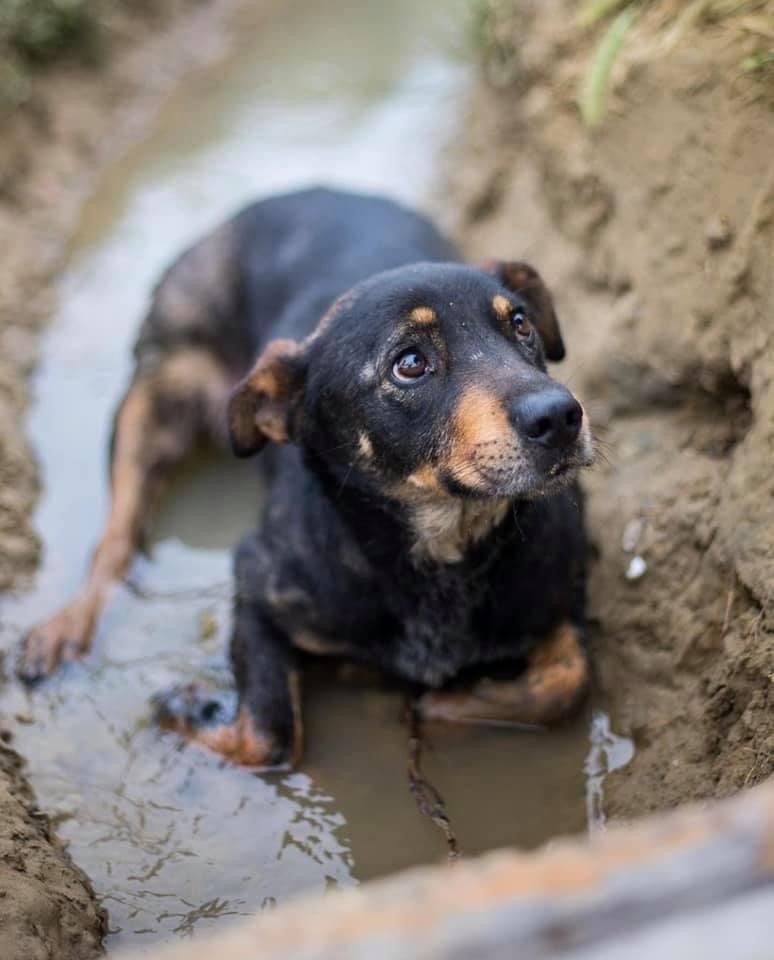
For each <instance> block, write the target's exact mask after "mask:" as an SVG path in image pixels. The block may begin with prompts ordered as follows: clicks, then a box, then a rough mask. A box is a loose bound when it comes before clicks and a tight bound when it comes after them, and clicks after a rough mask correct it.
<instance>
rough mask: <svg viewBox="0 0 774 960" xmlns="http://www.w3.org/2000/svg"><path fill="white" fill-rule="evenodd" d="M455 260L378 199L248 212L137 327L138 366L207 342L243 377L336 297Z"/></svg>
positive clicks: (171, 278)
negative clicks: (277, 341) (420, 266)
mask: <svg viewBox="0 0 774 960" xmlns="http://www.w3.org/2000/svg"><path fill="white" fill-rule="evenodd" d="M456 259H458V254H457V251H456V250H455V249H454V247H452V246H451V244H450V243H449V242H448V241H447V240H446V239H445V238H444V237H443V236H442V235H441V234H440V233H439V232H438V230H436V228H435V227H434V226H433V225H432V224H431V223H430V222H429V221H428V220H426V219H425V218H423V217H421V216H419V215H418V214H416V213H414V212H413V211H410V210H408V209H406V208H405V207H402V206H400V205H399V204H397V203H395V202H393V201H391V200H387V199H385V198H383V197H377V196H363V195H359V194H353V193H346V192H343V191H338V190H330V189H326V188H321V187H316V188H311V189H308V190H301V191H297V192H295V193H288V194H284V195H281V196H276V197H269V198H268V199H266V200H259V201H258V202H256V203H254V204H252V205H250V206H249V207H246V208H245V209H244V210H242V211H241V212H240V213H238V214H237V215H236V216H235V217H233V218H232V219H230V220H229V221H227V222H226V223H225V224H223V225H222V226H221V227H220V228H218V229H217V230H215V231H214V232H213V233H210V234H208V235H207V236H206V237H205V238H204V239H202V240H200V241H199V242H198V243H196V244H194V245H193V246H192V247H190V248H189V249H188V250H187V251H185V252H184V253H183V254H182V255H181V256H180V257H179V258H178V259H177V260H176V261H175V262H174V263H173V264H172V266H171V267H170V268H169V269H168V270H167V271H166V273H165V274H164V275H163V277H162V278H161V280H160V282H159V283H158V285H157V287H156V289H155V291H154V297H153V303H152V305H151V309H150V310H149V312H148V315H147V317H146V319H145V322H144V323H143V326H142V328H141V330H140V335H139V338H138V342H137V348H136V359H137V363H138V366H139V368H140V369H141V370H144V369H146V368H147V367H148V365H149V363H153V362H155V361H156V360H157V359H158V357H159V356H160V355H162V354H164V353H167V352H169V351H170V350H176V349H179V348H180V347H186V346H204V347H206V348H207V349H209V350H212V351H213V353H215V355H216V356H217V357H218V358H219V359H220V360H222V361H223V362H224V363H225V364H226V366H227V367H228V369H230V370H232V371H233V372H234V373H236V374H239V375H241V374H242V373H243V372H244V371H245V370H246V369H247V368H248V366H249V365H250V362H251V360H252V359H253V358H254V357H255V356H256V355H257V354H258V353H259V352H260V351H261V350H262V349H263V347H264V346H265V345H266V343H267V342H268V341H269V340H270V339H271V338H272V336H273V335H274V334H275V331H277V330H281V331H282V336H285V337H293V338H296V339H303V337H305V336H306V335H308V334H309V333H311V331H312V330H313V329H314V327H315V325H316V324H317V323H318V322H319V319H320V317H322V316H323V315H324V313H325V311H326V310H327V308H328V307H329V306H330V304H331V303H332V302H333V301H334V300H335V299H336V297H337V296H339V294H341V293H343V292H344V291H345V290H348V289H350V288H351V287H353V286H354V285H355V284H356V283H359V282H360V281H361V280H364V279H366V278H367V277H370V276H372V275H373V274H375V273H378V272H380V271H382V270H389V269H392V268H394V267H400V266H404V265H405V264H409V263H417V262H419V261H442V260H456Z"/></svg>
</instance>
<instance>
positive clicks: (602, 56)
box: [471, 0, 774, 127]
mask: <svg viewBox="0 0 774 960" xmlns="http://www.w3.org/2000/svg"><path fill="white" fill-rule="evenodd" d="M471 2H472V5H473V12H474V23H475V38H474V39H475V42H476V45H477V47H478V49H479V56H480V59H481V61H482V63H483V65H484V69H485V72H486V74H487V77H488V78H489V80H490V81H492V82H493V83H494V84H495V85H497V86H506V85H508V84H509V83H510V82H511V81H512V80H513V79H514V78H515V77H516V76H517V73H518V71H517V65H518V57H519V46H520V43H521V38H522V36H523V32H524V30H525V29H528V24H527V23H526V21H525V17H524V14H523V6H524V4H523V3H522V0H471ZM574 7H575V12H574V15H573V10H572V7H568V15H567V17H565V18H562V20H561V21H559V22H557V33H558V34H562V35H563V36H565V37H566V36H567V35H568V34H569V35H572V34H573V33H575V34H577V35H585V36H588V37H589V38H590V40H591V43H592V49H591V53H590V55H589V59H588V63H587V65H586V69H585V76H584V79H583V82H582V84H581V89H580V91H579V98H578V99H579V105H580V110H581V115H582V117H583V119H584V123H585V124H586V125H587V126H588V127H594V126H598V125H599V124H600V123H601V122H602V121H603V119H604V116H605V109H606V105H607V101H608V95H609V92H610V88H611V80H612V76H613V70H614V67H615V65H616V62H617V60H618V59H619V57H620V56H621V55H622V54H624V53H627V54H630V55H631V54H635V55H636V56H637V58H639V59H640V60H648V59H653V58H655V57H657V56H660V55H663V54H664V53H666V52H668V51H669V50H671V49H673V48H675V47H676V46H678V45H679V44H682V43H687V42H690V38H691V36H693V35H695V33H696V32H697V31H701V30H705V29H710V28H712V29H719V30H727V31H729V32H731V35H732V36H735V37H738V38H739V39H740V40H742V41H743V43H742V44H741V46H740V49H741V48H742V47H743V48H744V49H743V50H742V52H740V55H739V72H740V73H747V74H754V75H758V76H759V77H762V78H764V77H765V80H766V82H769V80H774V0H578V2H577V3H576V4H575V5H574ZM520 8H521V9H520Z"/></svg>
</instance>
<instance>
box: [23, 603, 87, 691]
mask: <svg viewBox="0 0 774 960" xmlns="http://www.w3.org/2000/svg"><path fill="white" fill-rule="evenodd" d="M90 646H91V618H90V617H89V616H88V614H86V613H84V612H83V611H82V610H80V609H79V608H78V607H65V609H64V610H60V612H59V613H57V614H55V615H54V616H53V617H51V618H50V619H48V620H46V621H45V622H44V623H40V624H38V625H37V626H35V627H33V628H32V629H31V630H30V631H29V633H27V635H26V636H25V637H24V638H23V640H22V642H21V647H20V649H19V653H18V656H17V660H16V675H17V677H18V678H19V679H20V680H21V681H22V682H23V683H26V684H27V685H29V686H32V685H33V684H36V683H39V682H40V681H41V680H43V679H45V677H48V676H49V675H50V674H52V673H53V672H54V670H56V668H57V667H58V666H59V664H60V663H62V662H63V661H66V660H80V659H81V657H83V656H84V655H85V654H86V653H88V651H89V648H90Z"/></svg>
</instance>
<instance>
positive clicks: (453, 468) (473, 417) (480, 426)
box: [447, 386, 518, 487]
mask: <svg viewBox="0 0 774 960" xmlns="http://www.w3.org/2000/svg"><path fill="white" fill-rule="evenodd" d="M451 436H452V450H451V453H450V455H449V458H448V460H447V468H448V470H449V471H450V472H451V474H452V476H454V477H455V479H457V480H458V481H459V482H460V483H465V484H467V485H469V486H471V487H475V486H476V480H477V476H478V473H477V470H476V455H477V454H478V453H480V452H481V451H482V450H484V449H486V452H487V455H488V456H496V455H497V453H498V452H502V453H503V454H504V455H505V458H507V459H508V460H511V461H512V460H513V454H514V444H517V443H518V439H517V437H516V434H515V431H514V430H513V427H512V426H511V422H510V419H509V417H508V413H507V411H506V410H505V407H504V406H503V404H502V401H501V400H500V399H499V398H498V397H497V396H496V394H494V393H490V392H489V391H488V390H486V389H484V388H483V387H480V386H473V387H468V389H467V390H466V391H465V392H464V393H463V395H462V397H461V399H460V401H459V404H458V406H457V415H456V417H455V419H454V423H453V426H452V432H451Z"/></svg>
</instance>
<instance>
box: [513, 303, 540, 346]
mask: <svg viewBox="0 0 774 960" xmlns="http://www.w3.org/2000/svg"><path fill="white" fill-rule="evenodd" d="M511 329H512V330H513V332H514V333H515V334H516V336H517V337H518V338H519V339H520V340H525V341H526V342H527V343H528V344H531V343H532V342H533V341H534V339H535V328H534V327H533V326H532V324H531V322H530V319H529V317H528V316H527V314H526V311H525V310H524V308H523V307H515V308H514V311H513V313H512V314H511Z"/></svg>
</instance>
